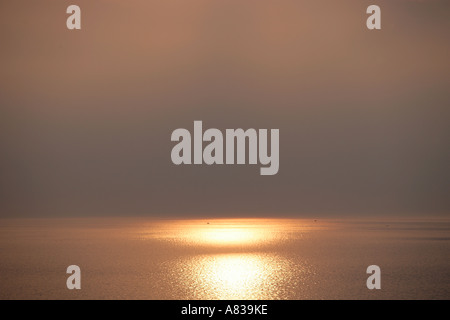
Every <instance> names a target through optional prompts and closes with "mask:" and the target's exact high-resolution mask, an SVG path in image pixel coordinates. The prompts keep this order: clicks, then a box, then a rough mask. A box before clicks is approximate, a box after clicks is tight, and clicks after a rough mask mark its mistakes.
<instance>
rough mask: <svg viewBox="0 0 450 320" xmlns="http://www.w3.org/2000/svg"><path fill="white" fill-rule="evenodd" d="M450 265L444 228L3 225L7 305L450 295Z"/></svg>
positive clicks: (388, 224) (441, 224)
mask: <svg viewBox="0 0 450 320" xmlns="http://www.w3.org/2000/svg"><path fill="white" fill-rule="evenodd" d="M449 257H450V221H449V220H432V221H426V220H392V219H391V220H377V221H356V220H312V219H307V220H306V219H221V220H204V219H203V220H151V219H137V218H129V219H124V218H120V219H119V218H112V219H106V218H102V219H93V218H84V219H21V220H19V219H4V220H1V221H0V298H1V299H449V298H450V259H449ZM72 264H76V265H78V266H80V268H81V273H82V276H81V279H82V280H81V287H82V288H81V290H68V289H67V288H66V279H67V276H68V275H67V274H66V273H65V271H66V268H67V266H69V265H72ZM372 264H376V265H378V266H380V268H381V272H382V275H381V290H368V289H367V287H366V279H367V277H368V275H367V274H366V268H367V267H368V266H369V265H372Z"/></svg>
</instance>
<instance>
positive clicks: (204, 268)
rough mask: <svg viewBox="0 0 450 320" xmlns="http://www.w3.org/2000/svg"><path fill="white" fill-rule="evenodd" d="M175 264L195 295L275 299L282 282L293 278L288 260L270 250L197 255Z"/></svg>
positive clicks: (202, 296) (184, 283) (213, 297)
mask: <svg viewBox="0 0 450 320" xmlns="http://www.w3.org/2000/svg"><path fill="white" fill-rule="evenodd" d="M177 268H180V269H182V270H183V272H182V273H180V274H181V277H182V279H183V280H182V281H183V286H184V287H188V288H190V289H189V294H190V296H191V297H193V298H195V299H267V298H269V297H270V298H271V299H276V298H277V296H278V294H280V293H281V292H280V290H279V286H280V285H281V284H282V283H283V282H287V283H291V284H292V283H294V282H295V280H294V279H293V278H292V275H293V274H292V270H293V269H292V266H291V265H290V264H289V262H288V261H287V260H286V259H284V258H282V257H279V256H274V255H270V254H256V253H248V254H239V253H232V254H216V255H200V256H196V257H193V258H192V259H188V260H182V261H180V262H179V263H178V264H177Z"/></svg>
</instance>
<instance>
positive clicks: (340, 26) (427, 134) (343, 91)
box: [0, 0, 450, 218]
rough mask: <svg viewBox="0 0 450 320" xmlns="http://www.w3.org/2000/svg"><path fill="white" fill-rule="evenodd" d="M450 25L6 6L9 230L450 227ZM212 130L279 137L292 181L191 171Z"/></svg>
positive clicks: (332, 4) (426, 7)
mask: <svg viewBox="0 0 450 320" xmlns="http://www.w3.org/2000/svg"><path fill="white" fill-rule="evenodd" d="M71 4H76V5H78V6H80V8H81V30H68V29H67V28H66V19H67V17H68V16H69V15H68V14H66V8H67V7H68V6H69V5H71ZM371 4H377V5H379V6H380V7H381V19H382V20H381V27H382V28H381V30H373V31H370V30H368V29H367V28H366V19H367V17H368V15H367V14H366V8H367V7H368V6H369V5H371ZM449 17H450V4H449V2H448V1H437V0H436V1H433V0H430V1H412V0H409V1H406V0H405V1H403V0H395V1H382V0H376V1H360V0H358V1H357V0H352V1H346V0H345V1H334V0H333V1H331V0H326V1H325V0H324V1H312V0H308V1H301V0H295V1H294V0H292V1H287V0H279V1H265V0H261V1H254V0H251V1H250V0H239V1H237V0H234V1H233V0H231V1H210V0H208V1H206V0H205V1H203V0H202V1H199V0H192V1H181V0H180V1H178V0H173V1H172V0H168V1H151V0H145V1H140V0H129V1H122V0H109V1H100V0H95V1H92V0H89V1H87V0H75V1H70V2H69V1H47V0H39V1H32V2H30V1H22V0H15V1H1V2H0V43H1V46H0V70H1V72H0V114H1V116H0V148H1V157H0V217H46V216H54V217H78V216H135V215H137V216H149V217H152V216H158V217H197V216H211V217H219V216H233V217H239V216H265V217H267V216H269V217H282V216H296V217H310V216H317V217H320V216H326V217H336V218H339V217H343V216H348V215H350V216H359V217H376V216H390V215H395V216H415V217H430V216H447V217H448V216H449V214H450V196H449V195H450V166H449V163H450V148H449V145H450V126H449V121H450V91H449V87H450V60H449V56H450V42H449V41H448V30H450V19H449ZM195 120H201V121H203V128H204V129H207V128H218V129H220V130H225V129H237V128H243V129H248V128H255V129H279V131H280V169H279V172H278V173H277V174H276V175H273V176H261V175H259V167H260V165H212V166H207V165H184V166H183V165H181V166H176V165H174V164H173V163H172V161H171V156H170V155H171V150H172V148H173V146H174V145H175V143H174V142H172V141H171V139H170V137H171V133H172V132H173V131H174V130H175V129H177V128H186V129H188V130H191V131H192V130H193V122H194V121H195Z"/></svg>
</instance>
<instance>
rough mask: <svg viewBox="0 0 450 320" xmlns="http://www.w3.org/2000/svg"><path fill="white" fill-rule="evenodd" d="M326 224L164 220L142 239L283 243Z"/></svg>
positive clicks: (209, 243)
mask: <svg viewBox="0 0 450 320" xmlns="http://www.w3.org/2000/svg"><path fill="white" fill-rule="evenodd" d="M322 227H323V226H320V225H319V224H316V223H314V222H309V223H305V222H304V221H301V220H297V219H290V220H288V219H214V220H211V221H206V220H178V221H164V222H160V223H159V224H158V225H156V226H155V225H152V226H151V227H148V228H146V229H144V230H143V231H142V232H141V233H140V239H144V240H145V239H157V240H168V241H174V242H177V243H184V244H194V245H207V246H213V247H223V246H230V247H232V246H236V245H239V246H243V245H244V246H245V245H262V244H267V243H270V242H280V241H283V240H286V239H292V238H294V237H302V236H303V234H305V233H307V232H310V231H311V230H314V229H320V228H322Z"/></svg>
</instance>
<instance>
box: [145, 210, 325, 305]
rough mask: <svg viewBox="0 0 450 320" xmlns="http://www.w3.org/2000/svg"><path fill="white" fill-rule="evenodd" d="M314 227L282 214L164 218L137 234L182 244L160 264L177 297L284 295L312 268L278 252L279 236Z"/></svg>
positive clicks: (281, 243)
mask: <svg viewBox="0 0 450 320" xmlns="http://www.w3.org/2000/svg"><path fill="white" fill-rule="evenodd" d="M317 228H320V227H319V226H318V225H317V224H315V223H314V221H311V222H308V223H305V222H302V221H301V220H285V219H215V220H210V221H205V220H187V221H169V222H167V221H165V222H162V224H161V225H159V226H158V227H156V228H155V226H153V229H152V230H146V231H145V232H143V233H142V234H141V239H156V240H163V241H168V243H170V244H172V245H173V246H174V248H180V247H181V248H185V249H186V250H185V251H183V253H182V254H181V256H178V258H175V259H170V260H169V261H167V262H166V263H165V265H164V269H165V270H166V271H167V272H168V273H169V275H170V279H171V285H172V286H174V288H173V289H174V291H175V292H177V296H176V298H177V299H231V300H233V299H237V300H242V299H287V298H288V297H289V296H293V293H292V292H298V290H299V286H300V285H301V284H302V283H304V282H305V279H306V278H307V277H309V276H310V275H311V274H312V273H313V272H314V270H313V269H312V268H311V266H309V265H308V263H307V262H306V261H304V260H303V259H298V258H295V259H292V256H293V255H292V254H290V255H289V256H288V255H286V254H282V252H284V251H285V244H284V241H285V240H292V239H299V238H301V237H302V236H303V235H304V234H305V233H307V232H309V231H311V230H313V229H317ZM294 260H295V261H294Z"/></svg>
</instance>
